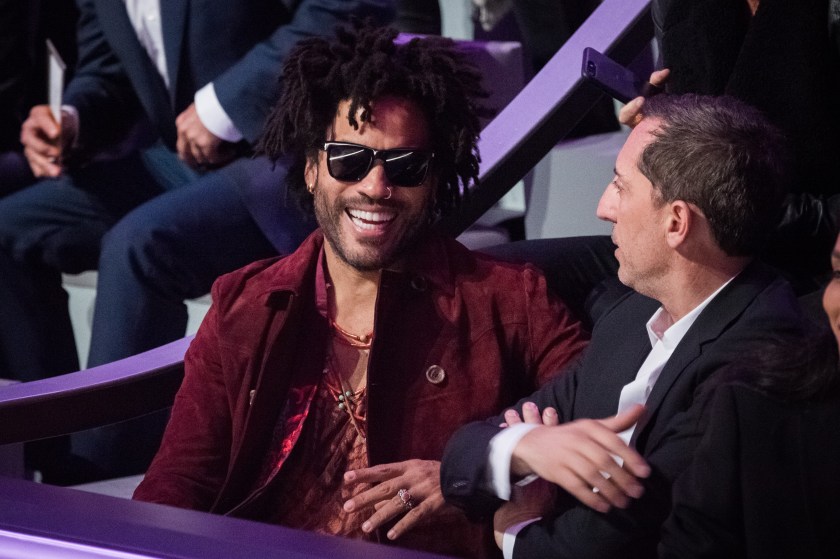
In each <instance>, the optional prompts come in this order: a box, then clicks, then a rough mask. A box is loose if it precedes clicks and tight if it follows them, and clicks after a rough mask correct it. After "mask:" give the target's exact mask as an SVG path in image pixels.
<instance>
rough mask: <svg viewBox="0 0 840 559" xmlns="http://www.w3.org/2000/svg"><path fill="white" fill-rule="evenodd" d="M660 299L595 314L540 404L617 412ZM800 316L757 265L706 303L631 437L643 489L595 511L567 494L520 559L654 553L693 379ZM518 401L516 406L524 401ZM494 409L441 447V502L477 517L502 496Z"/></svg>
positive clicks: (680, 464) (681, 458)
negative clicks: (583, 346) (621, 506)
mask: <svg viewBox="0 0 840 559" xmlns="http://www.w3.org/2000/svg"><path fill="white" fill-rule="evenodd" d="M658 307H659V303H658V302H656V301H654V300H652V299H649V298H647V297H644V296H642V295H639V294H637V293H630V294H628V295H626V296H625V297H623V298H622V299H621V300H619V302H618V303H617V304H616V305H615V306H614V307H613V308H612V309H611V310H610V311H609V312H607V313H606V314H605V315H604V316H603V317H602V318H601V320H599V321H598V322H597V323H596V325H595V329H594V331H593V337H592V342H591V344H590V346H589V348H588V349H587V350H586V352H585V353H584V355H583V357H582V359H581V360H580V361H579V362H578V363H577V364H576V365H575V366H573V367H572V368H571V369H570V370H568V371H567V372H566V373H565V374H563V375H561V376H560V377H558V378H557V379H556V380H555V381H554V382H552V383H551V384H548V385H546V386H545V387H543V389H541V390H540V391H538V392H536V393H535V394H533V395H532V396H531V397H530V398H528V400H531V401H534V402H536V403H537V405H538V406H539V407H540V409H542V408H544V407H546V406H554V407H555V408H556V409H557V411H558V413H559V417H560V421H563V422H566V421H572V420H575V419H581V418H602V417H607V416H611V415H614V414H615V412H616V409H617V408H618V399H619V395H620V393H621V389H622V388H623V387H624V385H625V384H627V383H629V382H631V381H632V380H633V379H634V378H635V377H636V374H637V372H638V370H639V367H640V366H641V364H642V363H643V362H644V360H645V358H646V357H647V355H648V353H649V352H650V350H651V344H650V339H649V337H648V334H647V330H646V328H645V323H646V322H647V321H648V320H649V319H650V317H651V316H652V315H653V313H654V312H655V311H656V309H657V308H658ZM802 329H804V322H803V319H802V315H801V313H800V311H799V308H798V304H797V301H796V299H795V297H794V295H793V293H792V291H791V290H790V287H789V286H788V284H787V283H786V282H785V281H784V280H782V279H780V278H778V276H777V275H776V274H775V273H774V272H772V271H770V270H769V269H768V268H767V267H765V266H764V265H762V264H759V263H753V264H751V265H750V266H748V267H747V268H746V269H745V270H744V271H743V272H741V274H740V275H738V277H736V278H735V279H734V280H733V281H732V282H731V283H730V284H729V285H727V286H726V287H725V288H724V289H723V290H722V291H721V292H720V293H719V294H718V296H717V297H715V299H713V300H712V301H711V302H710V303H709V305H708V306H707V307H706V308H705V309H704V310H703V312H702V313H701V314H700V316H699V317H698V318H697V320H696V321H695V323H694V324H693V325H692V327H691V328H690V329H689V331H688V332H687V333H686V335H685V337H684V338H683V339H682V341H681V342H680V344H679V346H678V347H677V349H676V350H675V351H674V353H673V354H672V356H671V358H670V359H669V360H668V363H667V364H666V365H665V367H664V369H663V370H662V373H661V375H660V377H659V379H658V381H657V383H656V384H655V385H654V388H653V391H652V392H651V395H650V397H649V398H648V401H647V406H646V408H647V411H646V414H645V417H644V418H643V419H642V420H641V421H640V424H639V425H638V426H637V428H636V430H635V432H634V435H633V443H634V444H635V447H636V449H637V450H638V451H639V452H640V453H641V454H642V455H643V456H644V457H645V459H646V460H647V461H648V463H649V464H650V465H651V467H652V470H653V473H652V474H651V476H650V478H648V479H647V480H646V481H645V495H644V496H643V497H642V498H641V499H639V500H637V501H635V502H633V504H631V506H630V507H629V508H628V509H626V510H615V509H614V510H613V511H611V512H610V513H608V514H601V513H598V512H595V511H593V510H591V509H589V508H587V507H585V506H583V505H581V504H580V503H579V502H577V501H576V500H574V499H572V498H571V497H570V496H569V495H568V494H565V493H564V494H562V495H561V497H560V498H559V499H558V503H557V508H556V510H555V514H554V515H552V516H550V517H547V518H544V519H543V520H542V521H540V522H537V523H534V524H531V525H530V526H528V527H526V528H525V529H524V530H522V531H521V532H520V533H519V535H518V536H517V543H516V546H515V548H514V554H515V555H516V556H517V557H540V556H550V557H575V558H581V557H618V556H621V557H635V556H653V555H655V548H656V541H657V539H658V533H659V527H660V525H661V523H662V522H663V521H664V519H665V517H666V515H667V514H668V511H669V508H670V487H671V484H672V483H673V480H674V479H675V478H676V477H677V476H678V475H679V474H680V473H681V472H682V471H683V470H684V469H685V467H686V466H687V465H688V461H689V459H690V456H691V453H692V451H693V450H694V448H695V447H696V445H697V442H698V440H697V436H696V434H695V433H693V432H692V431H693V430H689V429H686V428H684V426H683V424H684V423H686V422H687V421H688V417H689V414H688V413H687V411H688V410H689V408H690V407H691V405H692V402H693V399H694V394H695V391H696V389H697V388H698V386H699V385H700V384H701V383H702V382H703V381H704V380H706V378H707V377H708V376H709V375H710V374H711V373H713V372H714V371H716V370H717V369H719V368H720V367H721V366H722V365H724V364H726V363H729V362H731V361H733V360H734V359H736V358H737V357H738V356H739V355H740V354H742V352H744V351H745V350H746V349H747V348H748V347H750V346H753V345H755V344H759V343H761V342H762V341H767V340H768V339H769V338H770V336H771V335H773V334H775V335H776V336H778V335H779V334H782V335H785V334H786V333H790V334H794V333H796V334H801V331H802ZM524 401H525V400H523V401H522V402H520V403H519V404H518V406H521V404H522V403H523V402H524ZM500 422H501V417H497V418H493V419H491V420H489V421H487V422H479V423H472V424H470V425H467V426H465V427H464V428H462V429H461V430H459V431H458V432H456V434H455V436H454V437H453V438H452V440H451V441H450V443H449V446H448V447H447V450H446V452H445V454H444V458H443V464H442V470H441V480H442V489H443V493H444V496H445V497H446V498H447V500H448V501H450V502H452V503H455V504H457V505H459V506H461V507H462V508H465V509H466V510H467V512H468V513H470V514H472V515H474V516H480V515H481V514H486V513H489V512H492V511H493V510H494V509H495V507H496V506H498V504H499V503H500V502H499V500H498V499H497V498H495V497H494V496H492V495H491V494H490V493H489V492H488V489H487V487H486V483H485V480H486V479H487V477H486V475H487V474H486V469H487V448H488V443H489V441H490V439H491V438H492V437H493V436H494V435H495V434H497V433H498V432H499V427H497V426H498V424H499V423H500Z"/></svg>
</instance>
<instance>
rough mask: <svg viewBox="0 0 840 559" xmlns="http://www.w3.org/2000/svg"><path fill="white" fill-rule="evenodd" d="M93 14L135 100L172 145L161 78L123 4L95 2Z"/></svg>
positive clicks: (171, 118)
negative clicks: (129, 84) (118, 60)
mask: <svg viewBox="0 0 840 559" xmlns="http://www.w3.org/2000/svg"><path fill="white" fill-rule="evenodd" d="M96 12H97V15H98V17H99V22H100V25H101V26H102V32H103V33H104V34H105V37H106V39H107V40H108V44H109V45H110V46H111V48H112V49H113V50H114V53H115V54H116V55H117V57H118V58H119V59H120V62H121V63H122V66H123V68H124V70H125V73H126V74H127V75H128V78H129V80H130V81H131V85H132V86H133V87H134V90H135V92H136V94H137V98H138V99H139V100H140V103H141V104H142V105H143V108H144V109H145V110H146V113H147V114H148V115H149V118H150V120H151V121H152V122H153V123H154V124H155V125H156V126H157V129H158V130H159V131H160V134H161V136H162V137H163V139H164V141H165V142H167V144H169V145H172V146H174V145H175V137H176V132H175V114H174V112H173V110H172V104H171V102H170V100H169V92H168V91H167V90H166V84H164V82H163V78H162V77H161V75H160V74H159V73H158V71H157V68H155V65H154V63H152V60H151V59H150V58H149V56H148V54H147V53H146V51H145V49H144V48H143V45H141V44H140V41H139V40H138V39H137V33H136V32H135V30H134V27H133V26H132V25H131V20H129V19H128V13H127V12H126V11H125V4H123V3H122V2H114V1H112V0H98V1H96Z"/></svg>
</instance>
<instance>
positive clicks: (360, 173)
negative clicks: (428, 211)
mask: <svg viewBox="0 0 840 559" xmlns="http://www.w3.org/2000/svg"><path fill="white" fill-rule="evenodd" d="M322 149H323V151H325V152H327V170H328V171H329V172H330V176H331V177H332V178H334V179H336V180H340V181H344V182H358V181H360V180H362V179H363V178H365V177H366V176H367V174H368V172H370V168H371V167H373V162H374V161H376V160H377V159H379V160H381V161H382V166H383V167H384V169H385V176H386V177H388V182H390V183H391V184H393V185H394V186H420V185H421V184H423V181H424V180H426V173H427V172H428V171H429V163H431V161H432V158H433V157H434V155H435V154H434V153H433V152H431V151H425V150H420V149H411V148H395V149H373V148H369V147H367V146H360V145H359V144H348V143H345V142H326V143H325V144H324V147H323V148H322Z"/></svg>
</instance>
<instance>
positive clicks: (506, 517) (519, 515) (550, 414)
mask: <svg viewBox="0 0 840 559" xmlns="http://www.w3.org/2000/svg"><path fill="white" fill-rule="evenodd" d="M523 421H524V422H525V423H533V424H536V425H548V426H554V425H558V424H559V418H558V417H557V410H555V409H554V408H551V407H548V408H545V409H544V410H543V412H542V414H540V411H539V408H537V405H536V404H534V403H533V402H525V404H523V406H522V417H520V416H519V414H518V413H517V412H516V410H514V409H510V410H507V411H506V412H505V425H506V426H507V425H515V424H517V423H522V422H523ZM555 494H556V486H555V485H553V484H551V483H548V482H547V481H545V480H542V479H536V480H534V481H532V482H531V483H528V484H526V485H523V486H519V485H514V486H513V487H511V493H510V501H508V502H506V503H505V504H503V505H502V506H501V507H499V509H498V510H497V511H496V514H494V515H493V533H494V536H495V538H496V545H498V546H499V549H501V548H502V540H503V538H504V535H505V532H507V530H508V529H509V528H510V527H511V526H514V525H516V524H519V523H520V522H525V521H526V520H533V519H535V518H539V517H541V516H543V515H545V514H547V513H548V512H549V511H550V510H551V508H552V505H553V503H554V498H555Z"/></svg>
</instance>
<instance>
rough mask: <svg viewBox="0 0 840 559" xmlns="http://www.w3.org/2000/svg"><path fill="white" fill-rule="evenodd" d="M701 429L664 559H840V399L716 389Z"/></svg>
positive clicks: (666, 536)
mask: <svg viewBox="0 0 840 559" xmlns="http://www.w3.org/2000/svg"><path fill="white" fill-rule="evenodd" d="M703 419H704V420H703V421H701V422H698V427H699V428H700V433H701V434H700V436H702V440H701V443H700V446H699V447H698V449H697V452H696V453H695V456H694V460H693V461H692V463H691V465H690V466H689V468H688V469H687V470H686V472H685V473H684V474H683V475H682V476H681V477H680V479H679V480H678V481H677V483H676V484H675V485H674V508H673V511H672V513H671V516H670V517H669V518H668V521H667V522H666V523H665V525H664V527H663V532H662V534H663V535H662V542H661V544H660V548H659V554H660V557H668V558H670V557H674V558H680V559H685V558H700V557H708V558H710V559H711V558H718V557H751V558H756V559H759V558H761V559H765V558H772V557H779V558H782V557H785V558H787V557H810V558H818V557H826V558H828V557H840V531H838V529H837V528H838V526H839V525H840V479H838V476H837V473H838V472H840V396H838V395H837V393H836V392H835V394H834V395H833V396H832V397H831V398H828V399H826V400H823V401H814V402H808V403H793V404H786V403H783V402H780V401H777V400H775V399H773V398H771V397H769V396H767V395H765V394H762V393H761V392H759V391H757V390H755V389H754V388H749V387H747V386H742V385H728V386H722V387H720V388H718V389H717V390H716V392H715V395H714V399H713V400H712V402H711V404H710V405H709V408H708V410H707V413H705V414H703Z"/></svg>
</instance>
